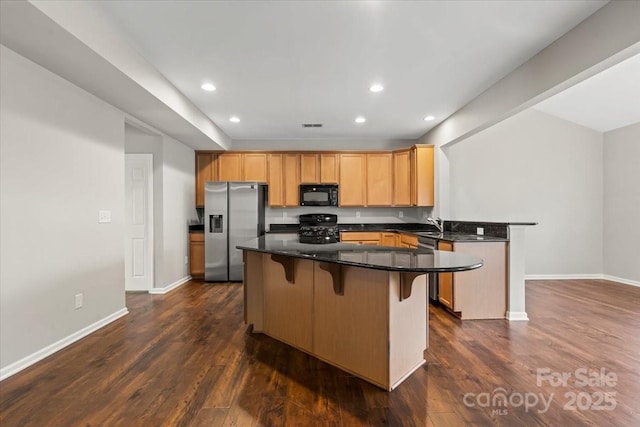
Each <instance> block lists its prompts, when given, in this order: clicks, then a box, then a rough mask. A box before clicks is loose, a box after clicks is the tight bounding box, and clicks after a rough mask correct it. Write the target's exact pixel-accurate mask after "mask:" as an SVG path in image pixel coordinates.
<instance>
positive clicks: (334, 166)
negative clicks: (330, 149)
mask: <svg viewBox="0 0 640 427" xmlns="http://www.w3.org/2000/svg"><path fill="white" fill-rule="evenodd" d="M339 164H340V161H339V158H338V154H335V153H333V154H330V153H323V154H320V182H321V183H323V184H337V183H338V182H339V175H340V171H339Z"/></svg>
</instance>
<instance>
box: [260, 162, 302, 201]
mask: <svg viewBox="0 0 640 427" xmlns="http://www.w3.org/2000/svg"><path fill="white" fill-rule="evenodd" d="M299 176H300V157H299V156H298V155H297V154H275V153H274V154H269V179H268V180H267V184H268V185H269V190H268V191H269V206H273V207H293V206H298V185H299V183H300V182H299V178H298V177H299Z"/></svg>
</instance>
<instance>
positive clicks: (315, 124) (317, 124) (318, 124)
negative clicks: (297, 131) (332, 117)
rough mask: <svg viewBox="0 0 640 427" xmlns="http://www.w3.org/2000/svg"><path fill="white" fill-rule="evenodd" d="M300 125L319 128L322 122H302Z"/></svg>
mask: <svg viewBox="0 0 640 427" xmlns="http://www.w3.org/2000/svg"><path fill="white" fill-rule="evenodd" d="M302 127H303V128H321V127H322V123H303V124H302Z"/></svg>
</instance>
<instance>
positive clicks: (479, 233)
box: [476, 227, 484, 236]
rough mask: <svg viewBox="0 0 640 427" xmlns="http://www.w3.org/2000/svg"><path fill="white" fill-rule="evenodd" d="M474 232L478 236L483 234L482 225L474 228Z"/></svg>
mask: <svg viewBox="0 0 640 427" xmlns="http://www.w3.org/2000/svg"><path fill="white" fill-rule="evenodd" d="M476 234H477V235H478V236H484V227H477V228H476Z"/></svg>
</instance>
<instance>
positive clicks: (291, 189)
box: [283, 154, 300, 206]
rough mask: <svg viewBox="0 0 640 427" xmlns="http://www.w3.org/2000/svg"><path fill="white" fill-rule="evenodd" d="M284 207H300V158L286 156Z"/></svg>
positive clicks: (290, 155)
mask: <svg viewBox="0 0 640 427" xmlns="http://www.w3.org/2000/svg"><path fill="white" fill-rule="evenodd" d="M283 186H284V206H298V204H299V201H298V199H299V197H300V188H299V186H300V156H299V155H298V154H285V155H284V185H283Z"/></svg>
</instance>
